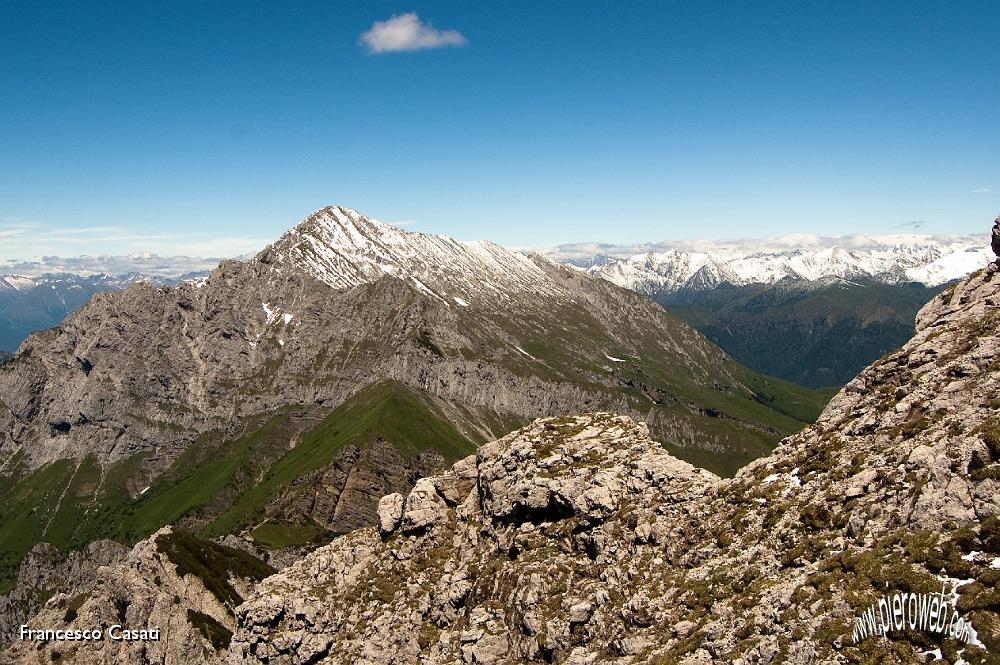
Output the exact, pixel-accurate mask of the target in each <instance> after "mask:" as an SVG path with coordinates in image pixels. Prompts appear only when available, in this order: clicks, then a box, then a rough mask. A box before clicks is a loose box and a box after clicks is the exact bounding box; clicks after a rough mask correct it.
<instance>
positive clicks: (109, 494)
mask: <svg viewBox="0 0 1000 665" xmlns="http://www.w3.org/2000/svg"><path fill="white" fill-rule="evenodd" d="M293 411H294V409H293V408H291V407H288V408H285V409H282V410H280V411H279V412H278V413H275V414H272V415H270V416H268V417H264V418H260V419H257V420H255V421H253V422H250V423H247V433H246V434H245V435H243V436H241V437H239V438H236V439H234V440H230V441H220V440H219V438H218V435H217V434H207V435H205V436H202V437H201V438H200V439H199V440H198V442H197V443H196V444H195V445H193V446H192V447H191V448H189V449H188V450H186V451H185V452H184V453H183V454H182V455H181V456H180V457H179V458H178V459H177V460H176V461H175V462H174V464H173V465H172V466H171V468H170V469H169V470H168V471H167V472H166V473H165V474H163V475H162V476H160V477H159V478H158V479H157V480H156V482H154V483H153V485H152V486H151V487H149V488H148V489H145V491H143V492H142V493H141V494H139V495H137V496H135V497H132V496H131V494H130V492H129V491H128V490H127V482H128V481H129V479H130V478H132V477H134V476H135V475H136V472H137V470H138V469H139V468H140V467H141V465H142V463H143V457H144V456H143V455H137V456H135V457H133V458H130V459H128V460H124V461H122V462H119V463H117V464H115V465H113V466H111V467H110V468H108V469H106V470H105V473H104V474H103V477H102V474H101V471H100V469H99V467H98V466H97V464H96V463H95V461H94V459H93V458H91V457H87V458H85V459H84V460H82V461H80V462H76V461H72V460H60V461H57V462H54V463H52V464H49V465H47V466H44V467H42V468H40V469H36V470H35V471H33V472H31V473H24V469H23V465H21V464H19V463H18V461H17V460H13V461H12V463H11V464H10V465H9V466H10V468H12V470H13V473H12V474H9V475H6V476H4V477H3V478H0V491H3V493H4V495H5V496H6V497H8V499H7V500H6V501H5V502H4V504H3V507H2V508H0V593H3V592H5V591H6V590H8V589H9V588H10V586H11V584H12V583H13V580H14V578H15V576H16V573H17V567H18V565H19V564H20V561H21V559H22V558H23V557H24V555H25V554H26V553H27V551H28V550H29V549H30V548H31V547H32V546H33V545H34V544H35V543H38V542H48V543H51V544H53V545H55V546H56V547H58V548H60V549H63V550H65V549H74V548H78V547H82V546H83V545H85V544H86V543H88V542H90V541H92V540H95V539H98V538H111V539H114V540H118V541H121V542H126V543H133V542H135V541H137V540H140V539H142V538H144V537H146V536H148V535H150V534H151V533H153V532H154V531H156V530H157V529H159V528H160V527H161V526H164V525H166V524H176V523H178V522H179V521H181V520H188V521H190V522H191V523H193V524H197V525H201V528H200V533H201V535H202V536H204V537H211V536H220V535H224V534H226V533H232V532H235V531H239V530H241V529H243V528H245V527H252V526H254V524H256V522H257V521H259V520H262V519H263V518H264V512H263V511H264V507H265V505H266V504H267V503H268V501H269V500H271V499H272V498H273V497H275V496H276V495H278V494H279V493H283V492H286V491H288V490H289V487H290V486H292V485H293V484H294V482H295V481H296V479H298V478H300V477H301V476H303V475H305V474H308V473H310V472H311V471H315V470H317V469H322V468H324V467H325V466H327V465H329V464H330V463H331V462H332V461H333V459H334V457H335V456H336V454H337V453H338V452H339V451H340V450H341V449H342V448H343V447H344V446H346V445H349V444H358V445H362V446H363V445H364V444H366V443H368V442H370V441H373V440H375V439H376V438H381V439H384V440H386V441H389V442H391V443H393V444H394V445H395V446H396V447H397V449H398V450H399V451H400V452H401V453H402V454H403V455H404V456H413V455H416V454H418V453H420V452H422V451H424V450H429V449H434V450H437V451H438V452H439V453H441V454H442V455H443V456H444V457H445V458H446V459H448V460H457V459H459V458H461V457H464V456H465V455H467V454H469V453H471V452H474V451H475V444H474V443H473V442H472V441H470V440H469V439H468V438H466V437H465V436H463V435H462V434H461V433H460V432H459V431H458V430H457V429H456V428H455V426H454V425H452V424H451V423H449V422H448V421H447V419H445V418H444V417H443V415H442V414H441V413H440V412H439V411H438V410H437V409H436V408H435V407H434V406H433V405H432V404H430V403H429V402H428V401H427V400H426V399H424V398H423V397H422V396H420V395H418V394H416V393H414V392H413V391H411V390H409V389H407V388H404V387H403V386H400V385H398V384H395V383H381V384H376V385H372V386H369V387H368V388H366V389H365V390H363V391H361V392H359V393H358V394H356V395H354V396H353V397H351V398H350V399H349V400H348V401H347V402H345V403H344V404H342V405H341V406H340V407H338V408H337V409H335V410H334V411H332V412H330V413H329V414H328V415H327V416H326V417H325V418H323V419H322V420H321V421H320V422H319V424H318V425H316V426H315V427H314V428H312V429H311V430H309V431H307V432H304V433H299V432H296V430H295V429H294V427H293V425H292V414H293ZM299 434H301V441H299V442H298V444H297V445H295V446H294V447H290V442H291V440H292V438H293V437H294V436H297V435H299ZM255 534H256V535H259V536H260V542H261V543H262V544H264V545H268V546H281V547H284V546H289V545H298V544H307V543H309V542H318V541H321V540H322V539H323V537H324V536H326V537H328V536H329V534H325V532H324V531H323V530H322V529H321V528H319V527H317V526H316V525H313V524H283V523H281V522H272V521H267V522H265V524H264V525H261V528H260V531H259V533H257V532H256V531H255Z"/></svg>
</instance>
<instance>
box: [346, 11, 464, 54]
mask: <svg viewBox="0 0 1000 665" xmlns="http://www.w3.org/2000/svg"><path fill="white" fill-rule="evenodd" d="M468 43H469V42H468V40H466V39H465V37H464V36H463V35H462V33H460V32H459V31H458V30H438V29H437V28H435V27H434V26H432V25H431V24H429V23H424V22H422V21H421V20H420V17H419V16H417V14H416V13H415V12H407V13H406V14H400V15H399V16H393V17H392V18H390V19H389V20H387V21H375V23H373V24H372V27H371V29H370V30H368V31H367V32H365V33H363V34H362V35H361V44H362V45H363V46H365V47H366V48H367V49H368V52H369V53H393V52H396V51H420V50H422V49H432V48H442V47H444V46H465V45H466V44H468Z"/></svg>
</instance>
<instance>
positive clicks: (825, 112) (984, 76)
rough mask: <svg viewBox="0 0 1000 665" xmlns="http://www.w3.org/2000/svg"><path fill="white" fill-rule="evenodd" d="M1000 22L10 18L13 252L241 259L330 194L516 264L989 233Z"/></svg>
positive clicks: (8, 173)
mask: <svg viewBox="0 0 1000 665" xmlns="http://www.w3.org/2000/svg"><path fill="white" fill-rule="evenodd" d="M140 4H143V5H146V6H143V7H139V6H137V5H140ZM410 13H415V14H416V15H417V17H418V20H419V23H417V24H414V23H413V22H412V20H411V23H410V25H409V26H408V29H411V32H410V33H405V34H403V35H402V41H399V38H400V35H399V34H396V33H393V34H388V33H389V32H391V29H392V28H393V27H394V26H395V27H399V24H398V23H394V24H389V25H388V26H386V25H383V26H382V28H381V29H378V27H377V26H375V27H376V28H377V29H376V30H375V31H373V32H372V33H369V34H370V35H372V34H373V35H375V36H376V38H377V39H381V40H382V41H377V40H376V43H377V45H380V46H377V47H376V46H373V45H372V44H373V42H372V38H371V37H370V38H369V39H368V41H363V40H362V35H363V34H365V33H366V32H368V31H371V30H372V29H373V26H374V24H375V23H376V22H385V21H389V20H390V19H392V17H394V16H395V17H397V19H399V17H402V16H404V15H407V14H410ZM998 25H1000V3H996V2H923V1H916V2H914V1H908V2H879V3H873V2H858V3H853V2H828V3H827V2H746V3H740V2H727V3H712V2H632V3H611V2H596V1H595V2H565V3H559V2H551V3H537V2H504V3H479V2H466V3H435V2H432V3H425V2H407V3H399V2H389V3H386V2H333V1H326V2H287V3H279V2H264V3H248V2H183V1H171V2H167V3H110V2H95V3H49V2H41V1H39V2H30V3H29V2H17V3H14V2H5V3H2V4H0V91H2V92H0V258H11V257H13V256H25V255H41V254H59V255H69V254H98V253H124V252H131V251H142V250H145V251H153V252H158V253H161V254H178V253H187V254H200V255H218V254H233V253H239V252H242V251H248V250H249V249H253V248H255V247H256V246H259V245H261V244H263V243H264V242H266V241H268V240H270V239H273V238H274V237H276V236H277V235H279V234H280V233H281V232H282V231H283V230H284V229H285V228H287V227H289V226H292V225H293V224H294V223H295V222H296V221H298V220H299V219H300V218H302V217H304V216H305V215H306V214H308V213H309V212H311V211H312V210H314V209H316V208H319V207H322V206H323V205H327V204H334V203H337V204H343V205H347V206H350V207H353V208H357V209H359V210H361V211H362V212H365V213H366V214H369V215H371V216H374V217H377V218H379V219H383V220H386V221H396V222H409V223H410V225H409V226H408V228H412V229H416V230H421V231H428V232H435V233H447V234H449V235H454V236H457V237H459V238H467V239H472V238H490V239H493V240H496V241H499V242H502V243H505V244H508V245H512V246H522V247H523V246H547V245H552V244H556V243H566V242H577V241H602V242H614V243H634V242H641V241H656V240H664V239H676V238H695V237H706V238H726V237H744V236H767V235H777V234H784V233H818V234H821V235H837V234H847V233H899V232H901V231H904V230H911V227H910V226H909V225H910V224H911V223H912V222H917V221H920V222H921V223H920V224H915V225H913V226H919V227H920V229H919V230H920V232H927V233H973V232H985V231H986V230H988V227H989V223H990V221H991V220H992V219H993V217H994V216H995V215H996V213H997V212H998V211H1000V163H998V161H997V155H998V154H1000V50H998V49H997V47H996V29H997V26H998ZM428 26H430V27H428ZM403 27H404V28H407V26H403ZM413 30H416V32H413ZM408 38H412V39H411V41H409V42H407V41H406V40H407V39H408ZM393 39H396V41H393ZM401 44H402V45H403V46H406V45H409V46H411V47H416V46H421V47H423V48H421V49H419V50H409V51H392V49H393V48H398V47H399V46H400V45H401ZM435 46H437V47H436V48H435ZM379 48H387V49H389V52H377V51H378V50H379Z"/></svg>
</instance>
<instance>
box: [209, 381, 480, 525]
mask: <svg viewBox="0 0 1000 665" xmlns="http://www.w3.org/2000/svg"><path fill="white" fill-rule="evenodd" d="M378 439H383V440H385V441H389V442H391V443H392V444H393V445H394V446H395V447H396V449H397V450H399V451H400V453H402V454H403V455H405V456H415V455H416V454H418V453H420V452H423V451H425V450H437V451H438V452H440V453H441V454H442V455H443V456H444V457H445V458H446V459H448V460H458V459H461V458H462V457H465V456H467V455H469V454H470V453H473V452H475V450H476V447H475V445H474V444H473V443H472V442H471V441H469V440H468V439H467V438H466V437H465V436H463V435H462V434H461V433H460V432H459V431H458V430H457V429H456V428H455V427H454V425H452V424H451V423H450V422H449V421H448V420H447V418H445V416H444V415H443V414H441V413H439V412H438V411H437V409H436V408H435V407H434V406H432V405H431V404H430V403H429V402H427V401H426V400H425V398H423V397H422V396H420V395H418V394H417V393H415V392H413V391H411V390H410V389H408V388H406V387H404V386H402V385H400V384H398V383H395V382H386V383H380V384H376V385H372V386H369V387H367V388H365V389H364V390H362V391H360V392H359V393H357V394H356V395H354V396H353V397H351V398H350V399H348V400H347V401H346V402H345V403H344V404H342V405H341V406H339V407H338V408H337V409H335V410H334V411H333V412H332V413H331V414H330V415H329V416H327V417H326V418H325V419H324V420H323V422H322V423H320V424H319V425H318V426H317V427H316V428H315V429H313V430H312V431H310V432H308V433H307V434H306V435H305V436H304V437H303V438H302V441H301V442H300V443H299V444H298V445H297V446H295V448H293V449H291V450H289V451H288V452H287V453H285V454H284V455H283V456H282V457H281V458H280V459H279V460H278V461H277V462H275V464H274V465H273V466H271V467H270V469H268V470H267V472H266V473H264V474H263V477H262V478H261V479H260V481H259V482H257V483H256V484H254V485H253V486H251V487H248V488H247V489H246V490H245V491H243V492H242V493H241V494H240V495H239V497H238V498H237V499H236V500H235V501H234V502H233V504H232V506H231V507H230V508H229V509H228V510H226V511H225V512H223V513H222V514H221V515H220V516H219V517H218V518H217V519H216V520H214V521H213V522H212V523H211V524H209V525H208V526H207V527H206V528H205V529H204V530H203V531H202V535H203V536H206V537H215V536H221V535H224V534H227V533H233V532H235V531H237V530H239V529H240V528H243V527H247V526H249V525H251V524H253V523H254V522H255V521H257V520H259V519H261V518H262V517H263V516H264V509H265V507H266V506H267V504H268V502H269V501H270V500H271V499H272V498H274V497H276V496H278V495H280V494H282V493H283V492H284V491H285V490H286V489H287V488H289V487H290V486H291V485H292V484H293V482H294V481H295V480H296V479H297V478H299V477H301V476H303V475H305V474H308V473H310V472H313V471H316V470H318V469H322V468H324V467H326V466H329V465H330V464H331V463H332V462H333V460H334V458H335V457H336V455H337V453H338V452H340V451H341V450H342V449H343V448H344V447H345V446H347V445H349V444H357V445H365V444H368V443H370V442H372V441H375V440H378ZM265 537H266V536H265Z"/></svg>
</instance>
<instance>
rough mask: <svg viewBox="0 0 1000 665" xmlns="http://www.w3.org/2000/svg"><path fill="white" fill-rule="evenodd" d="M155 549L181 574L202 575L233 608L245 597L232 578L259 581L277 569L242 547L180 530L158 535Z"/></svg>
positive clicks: (214, 594)
mask: <svg viewBox="0 0 1000 665" xmlns="http://www.w3.org/2000/svg"><path fill="white" fill-rule="evenodd" d="M156 549H157V551H159V552H162V553H163V554H165V555H166V556H167V558H168V559H170V561H171V563H173V564H174V566H176V567H177V574H178V575H179V576H181V577H184V576H185V575H194V576H195V577H197V578H199V579H200V580H201V581H202V583H203V584H204V585H205V588H206V589H208V590H209V591H210V592H211V593H212V595H213V596H215V597H216V598H218V599H219V602H220V603H222V604H223V605H224V606H225V607H227V608H228V609H229V610H230V611H231V610H233V609H234V608H235V607H236V606H237V605H239V604H240V603H242V602H243V597H242V596H240V594H239V593H237V591H236V589H235V588H233V585H232V584H231V583H230V579H231V578H233V577H237V578H243V579H249V580H252V581H254V582H259V581H260V580H262V579H264V578H265V577H269V576H270V575H273V574H274V573H275V572H277V571H276V570H275V569H274V568H272V567H271V566H269V565H267V564H266V563H264V562H263V561H261V560H260V559H258V558H256V557H254V556H251V555H250V554H247V553H246V552H244V551H242V550H238V549H235V548H233V547H227V546H225V545H219V544H217V543H213V542H210V541H207V540H202V539H201V538H198V537H197V536H195V535H194V534H192V533H191V532H189V531H184V530H181V529H175V530H173V531H171V532H170V533H169V534H164V535H161V536H160V537H158V538H157V539H156ZM227 644H228V642H227Z"/></svg>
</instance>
